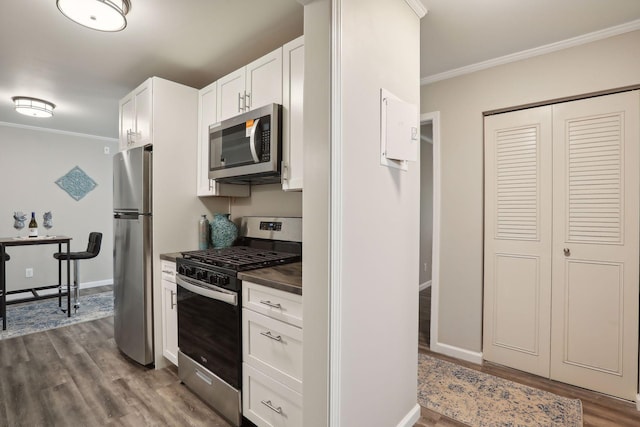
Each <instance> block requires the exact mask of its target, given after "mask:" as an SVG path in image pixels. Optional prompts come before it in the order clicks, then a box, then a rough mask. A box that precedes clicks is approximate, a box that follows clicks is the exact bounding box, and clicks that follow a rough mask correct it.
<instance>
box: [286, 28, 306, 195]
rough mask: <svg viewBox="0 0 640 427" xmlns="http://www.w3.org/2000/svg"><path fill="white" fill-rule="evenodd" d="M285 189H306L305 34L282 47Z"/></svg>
mask: <svg viewBox="0 0 640 427" xmlns="http://www.w3.org/2000/svg"><path fill="white" fill-rule="evenodd" d="M282 89H283V92H282V110H283V112H282V127H283V129H282V189H283V190H285V191H290V190H302V163H303V159H302V150H303V144H304V142H303V121H302V112H303V110H302V106H303V101H304V36H300V37H298V38H297V39H295V40H292V41H290V42H289V43H287V44H285V45H284V46H283V47H282Z"/></svg>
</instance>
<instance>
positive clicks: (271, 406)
mask: <svg viewBox="0 0 640 427" xmlns="http://www.w3.org/2000/svg"><path fill="white" fill-rule="evenodd" d="M260 403H262V404H263V405H264V406H266V407H267V408H269V409H271V410H272V411H273V412H275V413H278V414H282V406H278V407H277V408H276V407H275V406H273V403H271V401H270V400H262V401H261V402H260Z"/></svg>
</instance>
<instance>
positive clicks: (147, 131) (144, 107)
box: [133, 79, 153, 147]
mask: <svg viewBox="0 0 640 427" xmlns="http://www.w3.org/2000/svg"><path fill="white" fill-rule="evenodd" d="M151 84H152V80H151V79H149V80H147V81H145V82H144V83H143V84H141V85H140V86H138V87H137V88H136V90H135V91H134V98H135V106H136V113H135V122H136V123H135V128H136V130H135V131H136V136H135V144H133V145H134V146H136V147H141V146H143V145H147V144H151V142H152V139H151V138H152V135H151V123H152V114H153V110H152V86H151Z"/></svg>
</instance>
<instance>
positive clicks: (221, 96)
mask: <svg viewBox="0 0 640 427" xmlns="http://www.w3.org/2000/svg"><path fill="white" fill-rule="evenodd" d="M244 81H245V68H244V67H242V68H241V69H239V70H236V71H234V72H233V73H231V74H227V75H226V76H224V77H222V78H221V79H220V80H218V97H217V99H218V103H217V110H218V111H217V120H216V121H217V122H220V121H222V120H225V119H228V118H229V117H233V116H235V115H238V114H239V113H241V112H243V111H244V109H245V104H246V103H245V98H244V90H245V86H244Z"/></svg>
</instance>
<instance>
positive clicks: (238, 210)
mask: <svg viewBox="0 0 640 427" xmlns="http://www.w3.org/2000/svg"><path fill="white" fill-rule="evenodd" d="M256 215H257V216H285V217H287V216H302V192H301V191H282V184H267V185H253V186H251V197H234V198H232V199H231V219H232V220H233V221H235V222H237V223H238V224H239V223H240V222H239V221H240V217H243V216H256Z"/></svg>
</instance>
